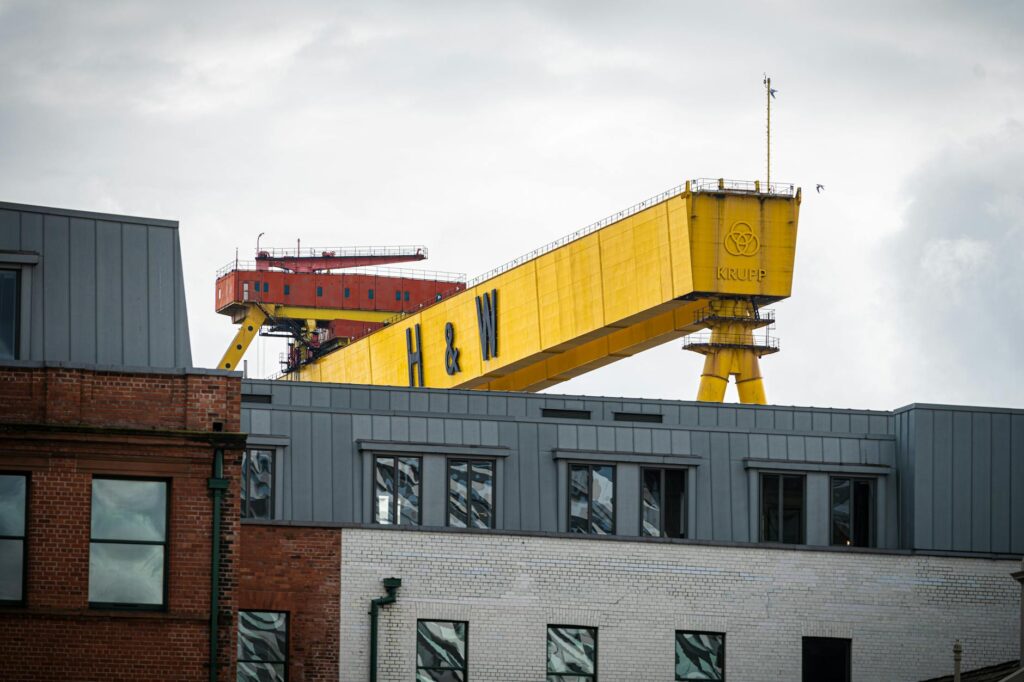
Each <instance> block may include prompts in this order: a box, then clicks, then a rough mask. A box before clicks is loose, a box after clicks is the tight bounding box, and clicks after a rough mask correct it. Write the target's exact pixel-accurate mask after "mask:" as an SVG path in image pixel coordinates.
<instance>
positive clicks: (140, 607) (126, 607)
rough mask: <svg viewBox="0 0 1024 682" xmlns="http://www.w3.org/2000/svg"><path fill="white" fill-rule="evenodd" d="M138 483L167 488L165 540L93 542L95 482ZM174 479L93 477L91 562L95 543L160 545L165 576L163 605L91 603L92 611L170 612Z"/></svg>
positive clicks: (104, 475)
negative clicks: (169, 586)
mask: <svg viewBox="0 0 1024 682" xmlns="http://www.w3.org/2000/svg"><path fill="white" fill-rule="evenodd" d="M96 480H101V481H136V482H139V483H163V484H164V485H165V486H166V488H165V491H166V492H165V494H164V540H163V542H155V541H149V540H93V537H92V513H93V508H92V483H93V481H96ZM171 482H172V479H171V478H168V477H160V476H122V475H118V474H102V475H99V476H97V475H93V476H92V478H91V479H90V481H89V554H90V560H91V555H92V545H93V543H94V542H98V543H102V544H108V545H160V546H162V547H163V548H164V574H163V592H162V603H160V604H130V603H126V602H94V601H92V600H90V601H89V608H90V609H99V610H105V611H111V610H113V611H167V610H168V583H170V580H168V577H169V575H170V570H169V569H170V559H171V553H170V551H169V545H170V544H171V542H170V535H171V491H172V486H171ZM87 575H88V574H87ZM86 591H87V592H88V584H87V585H86Z"/></svg>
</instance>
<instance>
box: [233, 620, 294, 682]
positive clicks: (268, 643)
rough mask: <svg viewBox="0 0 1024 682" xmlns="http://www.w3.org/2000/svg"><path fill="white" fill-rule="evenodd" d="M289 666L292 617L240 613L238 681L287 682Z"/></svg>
mask: <svg viewBox="0 0 1024 682" xmlns="http://www.w3.org/2000/svg"><path fill="white" fill-rule="evenodd" d="M287 666H288V614H287V613H282V612H280V611H239V612H238V676H237V678H236V679H237V680H238V682H284V680H285V679H286V677H287Z"/></svg>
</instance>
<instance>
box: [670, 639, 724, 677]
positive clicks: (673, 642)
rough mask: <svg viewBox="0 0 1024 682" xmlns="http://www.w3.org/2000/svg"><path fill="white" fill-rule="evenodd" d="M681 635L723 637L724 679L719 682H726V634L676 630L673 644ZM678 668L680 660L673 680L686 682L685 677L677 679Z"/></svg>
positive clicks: (677, 661) (676, 665)
mask: <svg viewBox="0 0 1024 682" xmlns="http://www.w3.org/2000/svg"><path fill="white" fill-rule="evenodd" d="M679 635H714V636H716V637H721V638H722V666H721V667H722V678H721V680H718V681H717V682H725V679H726V677H727V676H728V675H727V673H726V669H725V661H726V658H725V655H726V646H725V643H726V641H725V633H724V632H712V631H710V630H676V632H675V635H674V636H673V638H672V643H673V644H675V643H676V642H677V641H678V640H679ZM677 667H679V660H678V659H677V660H676V664H675V666H674V667H673V673H672V679H674V680H676V682H686V679H687V678H685V677H676V674H675V668H677ZM690 679H691V680H692V679H707V678H693V677H691V678H690Z"/></svg>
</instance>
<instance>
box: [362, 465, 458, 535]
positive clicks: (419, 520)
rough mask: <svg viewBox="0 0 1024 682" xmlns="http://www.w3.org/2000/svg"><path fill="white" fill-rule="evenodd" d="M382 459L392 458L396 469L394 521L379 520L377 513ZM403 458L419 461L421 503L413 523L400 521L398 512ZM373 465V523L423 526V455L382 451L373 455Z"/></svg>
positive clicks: (393, 505)
mask: <svg viewBox="0 0 1024 682" xmlns="http://www.w3.org/2000/svg"><path fill="white" fill-rule="evenodd" d="M381 459H390V460H392V461H393V462H394V465H393V469H394V472H395V473H394V478H393V479H392V480H393V481H394V482H395V484H394V485H395V489H394V492H393V493H392V494H391V503H390V508H391V518H392V519H394V521H392V522H391V523H385V522H383V521H381V520H379V518H378V515H377V512H378V505H377V461H378V460H381ZM401 459H415V460H416V461H417V462H418V464H417V465H416V468H417V471H418V472H419V493H418V498H419V504H417V505H416V523H412V524H408V523H407V524H403V523H399V519H400V518H401V517H400V516H399V514H398V497H399V495H398V461H399V460H401ZM372 466H373V468H372V469H371V471H372V472H373V473H372V477H371V480H372V484H373V497H372V498H371V499H372V500H373V523H374V524H376V525H380V526H403V525H405V526H414V527H415V526H422V525H423V457H422V456H421V455H406V454H399V453H393V454H386V453H380V454H375V455H374V456H373V463H372ZM445 473H447V472H445Z"/></svg>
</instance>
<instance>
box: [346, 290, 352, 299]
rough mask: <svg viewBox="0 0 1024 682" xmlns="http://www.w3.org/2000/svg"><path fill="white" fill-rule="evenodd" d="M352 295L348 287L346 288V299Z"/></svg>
mask: <svg viewBox="0 0 1024 682" xmlns="http://www.w3.org/2000/svg"><path fill="white" fill-rule="evenodd" d="M350 293H351V292H350V291H349V289H348V287H345V298H348V297H349V294H350Z"/></svg>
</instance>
